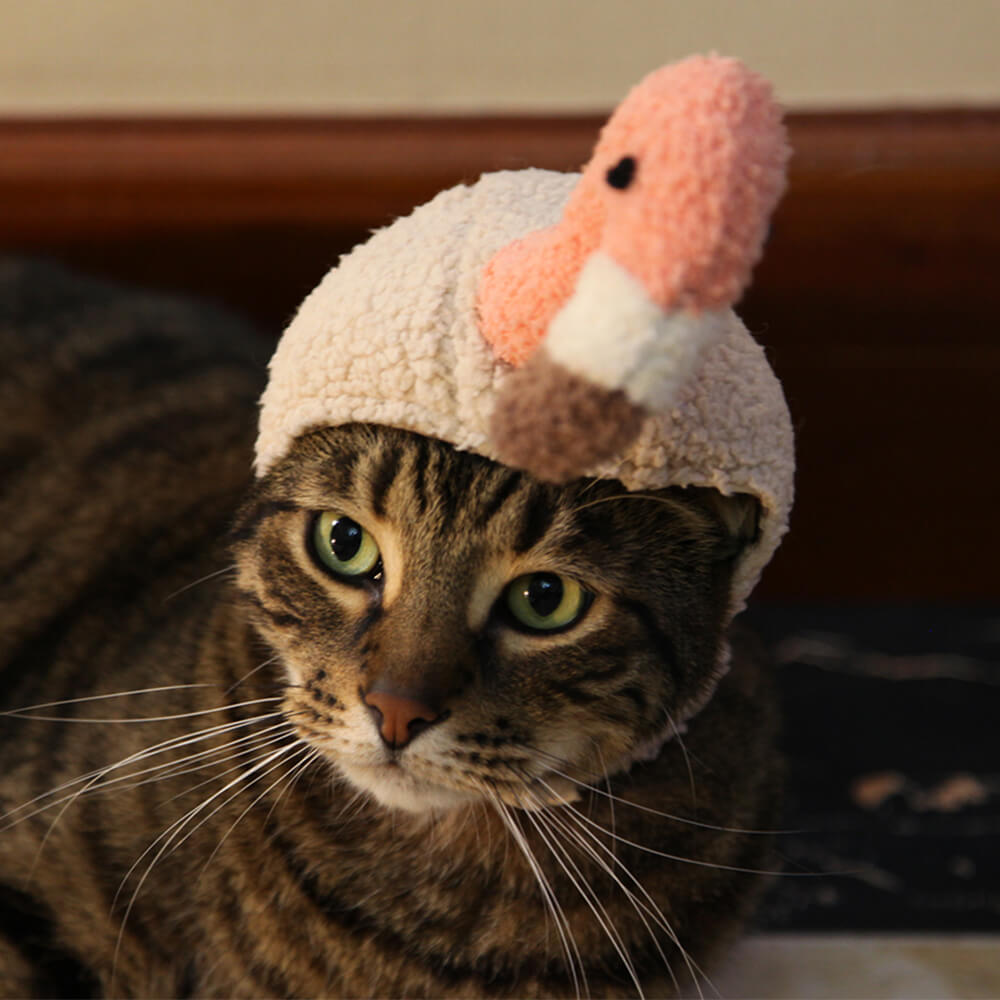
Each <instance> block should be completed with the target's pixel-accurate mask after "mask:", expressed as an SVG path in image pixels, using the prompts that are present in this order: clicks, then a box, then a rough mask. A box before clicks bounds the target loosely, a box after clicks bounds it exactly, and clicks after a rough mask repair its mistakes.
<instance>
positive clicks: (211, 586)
mask: <svg viewBox="0 0 1000 1000" xmlns="http://www.w3.org/2000/svg"><path fill="white" fill-rule="evenodd" d="M0 348H2V350H3V354H4V363H3V374H2V383H0V391H2V395H0V416H2V418H3V421H4V423H3V427H4V435H5V436H4V439H3V441H2V444H0V454H2V455H3V459H2V461H3V476H2V481H0V531H2V532H3V544H2V546H0V565H2V572H0V596H2V600H0V616H2V618H0V703H2V707H3V709H5V710H6V712H7V713H8V714H7V716H6V717H5V718H4V719H3V720H2V727H3V730H2V731H3V740H2V743H0V809H2V812H3V813H4V819H3V820H2V821H0V995H5V996H23V995H39V996H41V995H66V996H68V995H80V996H82V995H118V996H207V997H227V996H233V997H259V996H370V995H376V996H478V995H498V996H499V995H515V996H528V995H530V996H542V995H553V996H567V995H568V996H572V995H576V994H581V995H585V994H588V993H589V994H590V995H594V996H602V995H608V996H620V995H635V994H636V993H637V992H639V990H640V988H641V989H642V990H644V991H645V992H646V993H648V994H649V995H663V994H664V993H667V992H670V991H672V990H673V989H674V988H675V987H676V985H677V983H678V982H681V983H683V982H684V981H685V980H687V979H688V978H689V977H690V976H691V974H692V973H693V971H694V970H696V969H697V968H698V967H699V963H703V962H704V961H705V960H706V959H707V958H708V957H710V955H711V954H712V953H713V951H714V950H715V949H716V948H717V947H718V945H719V943H720V942H722V941H724V940H725V939H726V938H727V937H728V936H729V935H730V934H731V933H733V932H734V931H735V929H736V928H737V927H738V925H739V923H740V921H741V919H742V918H743V916H744V915H745V913H746V912H747V909H748V907H749V905H750V903H751V901H752V899H753V896H754V894H755V892H756V889H757V886H758V885H759V882H760V879H759V878H758V877H757V876H755V875H752V874H749V873H746V872H740V871H734V870H733V869H755V868H760V867H761V866H765V867H766V860H767V857H768V847H767V843H768V842H767V838H765V837H762V836H760V835H758V834H752V833H746V832H739V831H741V830H742V831H746V830H749V829H754V828H762V827H766V826H767V825H768V824H769V823H770V822H771V821H772V814H773V811H774V808H775V802H776V795H777V791H776V790H777V784H778V780H777V776H778V771H779V769H778V767H777V764H776V762H775V760H774V757H773V753H772V751H771V748H770V731H771V728H772V723H771V699H770V694H769V691H768V687H767V685H766V683H765V682H764V679H763V677H762V675H761V673H760V671H759V668H758V666H757V664H756V662H755V661H754V660H753V658H752V657H750V656H748V655H746V654H745V653H744V652H743V651H742V650H741V649H737V650H736V651H735V654H734V657H733V669H732V670H731V671H730V672H729V674H728V675H727V676H726V677H725V678H723V680H722V681H721V682H718V676H719V673H720V666H721V663H722V661H723V660H724V658H725V651H726V641H725V636H724V628H723V624H722V623H723V621H724V616H725V607H726V599H727V592H728V580H729V573H730V570H731V566H732V561H733V557H734V556H735V554H736V553H737V552H738V551H739V549H740V546H741V545H742V544H745V543H746V542H747V541H748V540H749V539H750V538H751V537H752V534H753V516H752V510H749V509H748V507H747V504H746V503H745V502H743V501H739V500H734V501H731V502H726V501H724V500H722V498H719V497H717V496H715V495H713V494H711V493H708V492H707V491H693V490H691V491H670V492H667V493H664V494H660V495H657V496H651V497H637V496H623V495H622V490H621V487H620V486H618V485H617V484H615V483H610V482H579V483H575V484H571V485H570V486H568V487H566V488H555V487H551V486H546V485H543V484H541V483H538V482H537V481H535V480H533V479H531V478H530V477H529V476H527V475H525V474H522V473H519V472H516V471H513V470H510V469H507V468H504V467H502V466H498V465H495V464H493V463H490V462H488V461H486V460H484V459H481V458H478V457H476V456H472V455H467V454H460V453H457V452H455V451H454V450H453V449H451V448H450V447H448V446H447V445H445V444H442V443H440V442H436V441H431V440H428V439H425V438H421V437H418V436H416V435H412V434H408V433H405V432H403V431H397V430H390V429H387V428H375V427H370V426H363V425H353V426H347V427H341V428H335V429H329V428H328V429H318V430H316V431H314V432H312V433H310V434H307V435H304V436H303V437H301V438H300V439H298V441H297V442H296V443H295V446H294V448H293V449H292V451H291V453H290V454H289V455H288V456H287V457H286V458H285V459H284V460H283V461H282V462H281V463H279V465H278V466H277V467H275V468H274V469H273V470H272V472H271V473H270V474H269V475H268V476H267V477H266V478H265V479H263V480H261V481H259V482H257V483H253V484H251V483H249V482H248V481H247V470H248V469H249V456H250V443H251V435H252V433H253V425H254V415H255V409H254V406H255V404H254V401H255V399H256V397H257V395H258V393H259V390H260V385H261V379H262V372H263V365H262V359H263V357H265V356H266V351H264V350H262V348H261V346H260V345H259V344H258V343H257V342H256V341H254V340H253V338H252V337H251V336H250V335H248V334H247V333H246V332H245V331H243V330H241V329H239V328H238V327H237V326H236V324H234V323H232V322H231V321H230V320H228V319H226V318H225V317H223V316H222V315H221V314H215V313H213V312H211V311H207V310H204V309H200V308H199V309H195V308H193V307H190V306H187V305H184V304H178V303H175V302H168V301H164V300H159V299H152V298H147V297H144V296H139V295H134V294H131V293H121V292H115V291H113V290H109V289H106V288H104V287H102V286H98V285H93V284H90V283H86V282H81V281H77V280H74V279H67V278H65V276H62V275H61V274H59V273H58V272H54V271H51V270H48V269H38V268H35V267H25V266H22V265H18V264H12V263H0ZM241 498H242V499H241ZM324 510H337V511H339V512H342V513H344V514H346V515H347V516H350V517H352V518H353V519H355V520H356V521H358V522H359V523H361V524H363V525H364V526H365V527H366V528H368V529H369V530H370V531H372V533H373V535H374V536H375V537H376V539H377V540H378V543H379V545H380V547H381V550H382V556H383V562H384V570H383V575H382V577H381V579H380V580H379V581H378V584H377V585H362V586H352V585H350V584H346V583H344V582H342V581H340V580H338V579H336V578H334V577H333V576H331V575H330V574H329V573H328V572H326V571H325V570H324V569H323V568H322V566H321V565H320V564H319V563H318V562H317V561H316V559H315V558H314V557H313V556H312V555H311V553H310V549H309V536H310V530H311V526H312V524H313V523H314V519H315V516H316V514H317V512H319V511H324ZM227 532H228V537H227ZM227 545H228V549H227V547H226V546H227ZM543 570H544V571H550V572H560V573H563V574H566V575H569V576H572V577H574V578H576V579H579V580H581V581H582V582H583V583H584V584H585V585H586V587H587V588H588V589H589V590H590V591H592V592H593V594H594V595H595V596H594V598H593V603H592V604H591V605H590V607H589V608H588V610H587V613H586V614H585V615H584V616H583V618H582V619H581V621H580V622H579V623H578V624H577V625H576V626H574V627H573V628H570V629H568V630H566V631H563V632H558V633H555V634H553V635H549V636H539V635H534V634H527V633H525V632H523V631H521V630H518V629H517V628H514V627H513V626H512V624H511V622H510V621H509V620H508V619H507V618H506V617H505V613H504V611H503V602H502V600H501V594H502V591H503V588H504V586H505V584H506V583H507V582H508V581H509V580H510V579H512V578H513V577H514V576H516V575H518V574H520V573H525V572H535V571H543ZM388 674H391V675H392V677H393V678H394V680H395V682H397V683H399V684H400V685H403V686H404V687H405V686H407V685H417V684H425V685H426V684H428V683H430V682H431V681H433V683H434V684H435V685H436V686H437V689H438V690H439V691H441V692H443V697H445V699H446V704H447V717H446V718H444V717H443V718H442V720H441V721H440V722H439V723H438V724H436V725H434V726H433V727H431V728H429V729H428V730H427V731H426V732H423V733H421V734H420V735H418V736H417V737H416V738H414V739H413V741H412V742H411V743H409V744H408V745H407V746H406V747H405V748H404V749H403V750H402V751H397V752H396V753H395V754H394V755H393V754H391V753H390V752H389V751H388V750H387V749H386V748H385V747H384V745H383V744H382V742H381V741H380V738H379V736H378V732H377V728H376V725H375V724H374V723H373V720H372V718H371V713H370V712H369V711H368V710H367V708H366V707H365V705H364V704H363V703H362V701H361V692H363V691H364V690H365V688H366V685H368V684H370V683H371V681H372V678H374V677H376V676H386V675H388ZM717 682H718V686H717V687H716V684H717ZM152 689H160V690H152ZM713 690H714V694H713V693H712V692H713ZM135 691H146V692H147V693H142V694H131V695H123V696H121V697H101V696H104V695H109V694H114V693H115V692H135ZM709 695H711V698H710V699H709ZM86 698H92V699H93V700H90V701H86V700H83V701H81V700H79V699H86ZM71 699H72V701H71ZM63 701H65V702H68V703H67V704H62V705H52V704H51V703H53V702H63ZM706 701H707V704H704V703H706ZM703 704H704V707H701V706H702V705H703ZM31 706H45V707H39V708H31ZM699 709H700V710H699ZM11 712H13V713H14V714H9V713H11ZM689 715H691V716H693V717H692V718H691V719H690V721H689V723H688V725H687V730H686V732H683V734H682V736H680V737H678V738H674V739H671V740H669V741H668V742H666V744H665V745H664V746H663V747H662V750H661V751H660V752H659V754H658V756H656V757H655V760H652V761H648V762H642V761H636V759H635V758H636V757H638V756H642V755H643V753H644V752H645V751H648V750H649V749H650V748H654V749H656V748H658V747H659V744H660V742H661V741H662V739H663V737H664V734H665V733H669V732H671V731H672V730H671V727H672V725H673V723H674V722H676V721H677V720H681V719H683V718H686V717H687V716H689ZM29 717H30V718H29ZM55 717H60V718H61V719H63V721H48V720H50V719H52V718H55ZM137 719H143V720H148V721H135V720H137ZM86 720H105V721H86ZM124 720H133V721H124ZM154 720H155V721H154ZM678 728H680V729H683V727H678ZM387 754H388V755H389V756H388V757H387V756H386V755H387ZM390 758H391V761H392V762H391V763H389V762H388V761H389V759H390ZM81 776H83V777H81ZM611 796H615V798H612V797H611ZM650 810H652V811H650ZM662 814H671V815H673V816H675V817H679V818H678V819H669V818H666V816H664V815H662ZM686 820H697V821H698V823H699V824H701V825H692V824H691V823H690V822H685V821H686Z"/></svg>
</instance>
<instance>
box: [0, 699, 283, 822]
mask: <svg viewBox="0 0 1000 1000" xmlns="http://www.w3.org/2000/svg"><path fill="white" fill-rule="evenodd" d="M281 716H282V713H281V712H269V713H267V714H266V715H259V716H254V717H253V718H251V719H238V720H236V721H235V722H225V723H222V724H220V725H217V726H210V727H209V728H208V729H202V730H199V731H198V732H196V733H184V734H182V735H180V736H172V737H170V738H169V739H166V740H163V741H162V742H160V743H155V744H153V745H152V746H151V747H146V748H145V749H143V750H137V751H136V752H135V753H132V754H129V755H128V756H127V757H123V758H122V759H121V760H119V761H117V762H116V763H114V764H107V765H105V766H104V767H99V768H96V769H95V770H93V771H88V772H87V773H86V774H82V775H79V776H78V777H76V778H72V779H70V780H69V781H66V782H63V784H61V785H57V786H56V787H55V788H50V789H49V790H48V791H47V792H42V793H41V794H40V795H36V796H35V797H34V798H32V799H28V800H27V801H26V802H22V803H21V805H19V806H16V807H15V808H14V809H11V810H10V811H9V812H7V813H5V814H4V815H3V816H2V817H0V819H3V820H12V822H9V823H8V824H7V825H6V826H3V827H0V833H2V832H3V831H4V830H7V829H9V828H10V827H11V826H14V825H15V824H16V823H20V822H22V821H23V820H26V819H30V818H31V817H32V816H36V815H38V813H40V812H44V811H45V810H46V809H50V808H52V807H53V806H55V805H58V804H59V803H60V802H62V801H64V800H63V799H61V798H60V799H57V800H55V801H52V802H48V803H46V804H45V805H43V806H41V807H40V808H38V809H35V810H33V811H31V812H29V813H26V814H24V815H21V816H17V814H18V813H20V812H22V811H23V810H25V809H28V808H29V807H30V806H32V805H34V804H35V803H38V802H44V800H45V799H47V798H50V797H51V796H54V795H58V793H60V792H62V791H65V790H66V789H68V788H72V787H73V786H74V785H78V784H80V783H86V782H89V781H92V779H94V778H101V777H102V776H103V775H106V774H110V773H111V772H113V771H117V770H118V769H120V768H123V767H127V766H128V765H130V764H133V763H138V762H140V761H143V760H146V759H148V758H150V757H155V756H158V755H160V754H162V753H167V752H169V751H170V750H174V749H177V748H178V747H184V746H188V745H190V744H191V743H199V742H201V741H202V740H205V739H209V738H210V737H212V736H215V735H219V734H222V733H226V732H231V731H233V730H236V729H241V728H243V727H244V726H249V725H253V724H254V723H257V722H263V721H266V720H267V719H275V718H279V717H281ZM173 763H176V762H175V761H167V762H165V763H164V764H162V765H158V766H160V767H163V766H170V765H171V764H173ZM132 776H134V774H133V775H132ZM125 777H129V775H126V776H125ZM117 780H118V779H117V778H115V779H112V781H117ZM110 783H111V782H106V783H105V784H106V785H107V784H110ZM15 816H17V818H16V819H13V817H15Z"/></svg>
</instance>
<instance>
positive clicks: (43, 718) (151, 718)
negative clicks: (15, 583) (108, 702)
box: [0, 696, 281, 724]
mask: <svg viewBox="0 0 1000 1000" xmlns="http://www.w3.org/2000/svg"><path fill="white" fill-rule="evenodd" d="M275 701H281V697H280V696H275V697H272V698H254V699H253V700H251V701H239V702H236V703H235V704H232V705H216V706H215V707H214V708H201V709H198V710H197V711H196V712H178V713H177V714H175V715H147V716H141V717H138V718H136V717H129V718H124V719H116V718H109V719H94V718H86V719H80V718H77V717H76V716H75V715H27V714H25V712H24V711H22V710H21V709H14V710H13V711H9V712H0V715H6V716H9V717H11V718H15V719H34V720H35V721H36V722H86V723H102V724H119V723H131V724H141V723H144V722H169V721H171V720H173V719H194V718H197V717H198V716H200V715H212V714H213V713H215V712H225V711H227V710H229V709H232V708H245V707H248V706H250V705H263V704H265V703H266V702H275Z"/></svg>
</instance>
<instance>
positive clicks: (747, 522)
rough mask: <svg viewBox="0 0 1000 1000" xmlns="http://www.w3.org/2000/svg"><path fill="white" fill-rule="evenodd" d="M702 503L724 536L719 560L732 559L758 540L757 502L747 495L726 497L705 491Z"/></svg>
mask: <svg viewBox="0 0 1000 1000" xmlns="http://www.w3.org/2000/svg"><path fill="white" fill-rule="evenodd" d="M704 492H705V497H704V498H703V499H704V503H705V505H706V507H707V508H708V509H709V510H710V511H711V512H712V513H713V514H715V516H716V517H717V518H718V520H719V522H720V523H721V525H722V528H723V530H724V532H725V539H724V541H723V545H722V548H721V550H720V552H719V558H720V559H732V558H734V557H735V556H738V555H740V554H741V553H742V552H743V550H744V549H746V548H747V547H748V546H750V545H753V544H754V543H755V542H756V541H757V540H758V539H759V538H760V515H761V508H760V501H759V500H758V499H757V498H756V497H754V496H751V495H750V494H749V493H733V494H730V495H729V496H725V495H724V494H722V493H720V492H719V491H718V490H712V489H709V490H705V491H704Z"/></svg>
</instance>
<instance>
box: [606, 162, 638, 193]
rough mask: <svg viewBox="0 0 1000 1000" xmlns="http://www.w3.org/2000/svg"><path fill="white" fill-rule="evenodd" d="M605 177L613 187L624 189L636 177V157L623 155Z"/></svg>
mask: <svg viewBox="0 0 1000 1000" xmlns="http://www.w3.org/2000/svg"><path fill="white" fill-rule="evenodd" d="M605 177H606V178H607V181H608V183H609V184H610V185H611V186H612V187H613V188H617V189H618V190H619V191H624V190H625V188H627V187H628V186H629V184H631V183H632V181H633V180H634V179H635V157H634V156H623V157H622V158H621V159H620V160H619V161H618V162H617V163H616V164H615V165H614V166H613V167H610V168H609V169H608V172H607V174H605Z"/></svg>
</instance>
